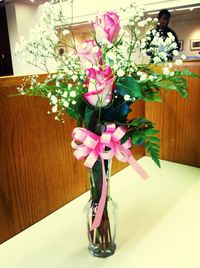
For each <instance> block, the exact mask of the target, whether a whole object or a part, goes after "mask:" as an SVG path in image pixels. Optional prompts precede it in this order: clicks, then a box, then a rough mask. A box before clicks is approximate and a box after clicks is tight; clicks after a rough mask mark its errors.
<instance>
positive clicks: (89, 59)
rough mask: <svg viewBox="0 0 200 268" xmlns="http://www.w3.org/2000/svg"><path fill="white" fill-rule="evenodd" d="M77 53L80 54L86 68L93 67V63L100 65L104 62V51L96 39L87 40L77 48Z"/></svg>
mask: <svg viewBox="0 0 200 268" xmlns="http://www.w3.org/2000/svg"><path fill="white" fill-rule="evenodd" d="M76 54H77V55H78V56H79V58H80V61H81V65H82V68H83V69H84V70H85V69H89V68H91V65H95V66H98V65H99V64H102V52H101V49H100V48H99V47H98V46H97V44H96V43H95V41H94V40H86V41H85V42H84V43H83V45H82V46H81V47H80V48H78V49H77V53H76Z"/></svg>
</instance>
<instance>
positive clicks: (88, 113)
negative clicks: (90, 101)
mask: <svg viewBox="0 0 200 268" xmlns="http://www.w3.org/2000/svg"><path fill="white" fill-rule="evenodd" d="M94 115H95V110H94V108H93V107H92V106H89V105H86V109H85V126H86V128H88V129H90V125H91V123H92V121H93V118H94Z"/></svg>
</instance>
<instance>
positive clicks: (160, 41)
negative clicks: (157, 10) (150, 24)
mask: <svg viewBox="0 0 200 268" xmlns="http://www.w3.org/2000/svg"><path fill="white" fill-rule="evenodd" d="M148 43H150V47H148ZM142 47H143V52H144V53H145V54H148V53H150V54H151V58H152V61H153V63H155V64H157V63H161V62H163V61H164V62H165V61H167V60H168V57H169V55H170V54H171V53H172V54H173V56H178V55H179V52H178V50H177V49H178V47H177V43H176V42H175V37H174V35H173V34H172V33H171V32H168V33H167V37H166V38H164V37H163V36H161V35H160V31H157V30H156V29H153V30H152V31H149V32H148V33H147V37H146V40H145V42H143V44H142Z"/></svg>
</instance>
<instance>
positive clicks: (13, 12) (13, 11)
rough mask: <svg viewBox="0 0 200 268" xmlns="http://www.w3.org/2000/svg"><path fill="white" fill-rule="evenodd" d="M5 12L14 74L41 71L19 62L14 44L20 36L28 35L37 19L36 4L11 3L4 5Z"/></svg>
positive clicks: (37, 10) (37, 9)
mask: <svg viewBox="0 0 200 268" xmlns="http://www.w3.org/2000/svg"><path fill="white" fill-rule="evenodd" d="M6 13H7V22H8V32H9V38H10V48H11V57H12V64H13V72H14V75H21V74H22V75H24V74H33V73H41V71H40V70H38V69H37V68H35V67H34V66H31V65H27V64H22V63H20V62H19V61H18V58H17V57H16V55H15V44H16V43H17V42H18V41H19V39H20V37H21V36H24V37H26V36H28V34H29V31H30V29H31V28H33V27H34V25H35V23H36V21H37V18H38V14H39V13H40V11H39V8H38V6H35V5H25V4H20V3H13V4H9V5H7V6H6Z"/></svg>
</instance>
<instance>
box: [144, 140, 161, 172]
mask: <svg viewBox="0 0 200 268" xmlns="http://www.w3.org/2000/svg"><path fill="white" fill-rule="evenodd" d="M154 145H155V143H151V142H150V141H147V142H146V143H145V147H146V149H147V151H148V152H149V154H150V156H151V158H152V159H153V161H154V162H155V163H156V165H157V166H158V167H161V166H160V160H159V150H158V149H155V148H154Z"/></svg>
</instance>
